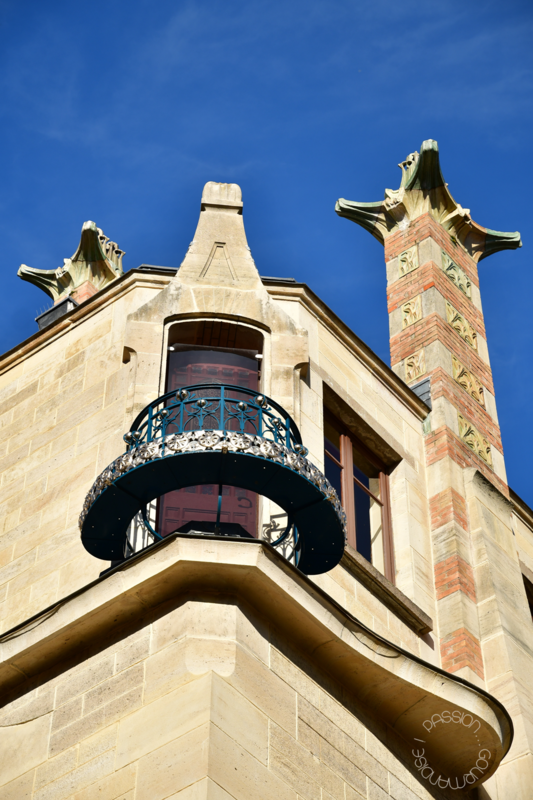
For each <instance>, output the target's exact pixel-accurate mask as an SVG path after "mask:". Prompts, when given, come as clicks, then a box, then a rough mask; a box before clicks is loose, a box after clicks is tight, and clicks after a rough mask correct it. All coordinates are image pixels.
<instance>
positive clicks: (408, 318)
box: [402, 295, 422, 329]
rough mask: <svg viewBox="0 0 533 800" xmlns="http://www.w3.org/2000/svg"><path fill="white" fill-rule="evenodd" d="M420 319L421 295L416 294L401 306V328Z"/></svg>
mask: <svg viewBox="0 0 533 800" xmlns="http://www.w3.org/2000/svg"><path fill="white" fill-rule="evenodd" d="M419 319H422V297H421V295H417V296H416V297H413V298H412V299H411V300H408V302H407V303H404V304H403V306H402V329H403V328H408V327H409V325H414V323H415V322H418V320H419Z"/></svg>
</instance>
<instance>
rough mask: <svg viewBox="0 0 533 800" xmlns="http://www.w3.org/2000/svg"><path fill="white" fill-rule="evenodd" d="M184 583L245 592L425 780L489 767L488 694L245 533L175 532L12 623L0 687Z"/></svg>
mask: <svg viewBox="0 0 533 800" xmlns="http://www.w3.org/2000/svg"><path fill="white" fill-rule="evenodd" d="M214 565H216V569H214V568H213V567H214ZM191 592H192V593H194V592H200V593H201V594H202V595H203V594H204V593H205V592H208V593H210V592H216V594H217V597H218V598H219V600H221V601H224V598H234V599H236V600H241V599H242V600H244V601H245V602H247V603H249V604H250V605H251V606H252V607H253V608H254V609H255V610H256V612H257V613H258V614H259V615H260V616H261V617H262V618H264V619H265V620H266V621H267V622H268V623H269V624H271V625H272V627H273V628H275V630H276V635H283V636H285V637H287V640H288V641H290V642H291V646H293V647H296V648H297V649H298V650H300V652H302V653H303V654H304V656H305V657H306V658H307V659H308V661H309V663H310V664H313V665H316V666H317V667H319V668H320V669H323V670H324V671H325V672H327V673H328V674H329V675H331V676H332V677H333V678H334V679H335V680H336V681H338V682H339V684H340V685H341V686H342V687H344V688H345V689H346V691H347V692H348V693H349V694H350V695H351V696H352V697H356V698H357V699H358V701H359V702H361V703H362V704H363V705H364V706H365V708H366V709H367V710H368V711H369V713H370V714H371V715H372V716H373V717H374V718H376V719H377V720H381V722H382V723H383V724H385V725H386V726H387V727H388V728H389V729H391V730H392V731H394V733H395V734H397V735H399V736H400V737H401V738H402V739H403V740H404V741H405V742H406V743H407V745H408V747H409V751H410V752H412V753H415V752H418V753H420V752H421V751H422V750H424V756H418V757H416V756H415V755H413V764H414V767H413V769H414V770H418V771H420V774H421V777H422V778H426V779H427V770H433V773H432V774H433V776H434V778H433V780H434V779H436V777H437V776H441V777H442V783H445V782H446V781H448V780H451V784H448V785H451V787H452V788H455V786H456V784H458V788H460V787H461V784H462V782H463V780H464V776H465V775H466V776H470V780H466V788H473V787H474V786H476V785H478V784H479V783H482V782H484V781H485V780H486V779H487V778H488V777H490V775H492V774H493V773H494V771H495V770H496V769H497V767H498V765H499V763H500V761H501V760H502V758H503V757H504V756H505V754H506V753H507V751H508V749H509V747H510V744H511V740H512V723H511V720H510V717H509V715H508V714H507V712H506V711H505V709H504V708H503V706H502V705H501V704H500V703H499V702H498V701H497V700H495V699H494V698H493V697H491V696H490V695H488V694H487V693H486V692H484V691H483V690H480V689H478V688H476V687H475V686H473V685H471V684H469V683H467V682H466V681H464V680H462V679H461V678H458V677H457V676H454V675H451V674H449V673H446V672H443V671H442V670H440V669H438V668H436V667H434V666H432V665H430V664H428V663H426V662H424V661H422V660H421V659H419V658H417V657H416V656H413V655H411V654H409V653H407V652H405V651H403V650H401V649H400V648H399V647H396V646H395V645H393V644H391V643H390V642H387V641H386V640H384V639H382V638H381V637H379V636H377V635H376V634H375V633H373V632H372V631H370V630H369V629H368V628H366V627H365V626H364V625H363V624H362V623H360V622H359V621H358V620H357V619H356V618H354V617H353V616H351V615H350V614H349V613H348V612H346V611H345V610H344V609H343V608H342V607H340V606H339V605H338V604H336V603H335V602H334V601H333V600H332V598H330V597H329V596H328V595H327V594H326V593H325V592H323V591H321V590H320V589H319V588H318V587H317V586H316V585H315V584H314V583H313V582H312V581H310V580H309V579H307V578H306V577H305V576H304V575H302V574H301V573H300V572H299V571H298V570H297V569H296V568H295V567H293V566H292V565H291V564H290V563H288V562H287V561H285V559H283V557H282V556H280V555H279V554H278V553H277V552H276V551H275V550H274V549H273V548H271V547H270V546H268V545H267V544H265V543H264V542H261V541H258V540H252V539H250V540H242V539H241V540H221V539H217V538H216V537H209V538H207V539H206V538H205V537H195V536H192V535H184V534H178V535H176V534H174V535H172V536H171V537H169V538H168V539H166V540H165V541H164V542H161V543H159V544H157V545H154V546H152V547H151V548H149V549H148V550H147V551H145V552H144V553H141V554H139V555H138V556H136V557H134V558H132V559H131V560H129V561H127V562H125V563H124V564H123V565H121V566H120V567H117V568H116V569H115V570H113V571H112V572H111V573H108V575H106V576H105V577H104V578H101V579H100V580H99V581H97V582H95V583H94V584H92V585H90V586H88V587H87V588H86V589H84V590H82V591H80V592H78V593H76V594H75V595H73V596H72V597H70V598H65V599H63V600H62V601H61V602H59V603H57V604H56V605H55V606H54V607H52V608H50V609H48V610H47V611H46V612H44V613H43V614H42V615H41V616H40V617H38V618H34V619H32V620H29V621H28V622H27V623H26V624H25V625H20V626H18V628H16V629H15V630H13V631H12V632H10V634H9V636H7V637H5V638H4V641H2V642H0V696H1V697H3V698H7V697H11V698H13V697H14V696H15V694H14V693H17V694H20V692H21V690H23V687H24V685H25V684H26V682H27V681H29V682H30V684H31V685H34V682H35V680H36V679H37V678H38V676H39V675H41V674H42V675H43V676H44V675H46V673H47V672H48V670H51V669H52V668H57V667H58V666H59V665H60V664H63V663H67V662H68V661H69V659H72V658H75V657H76V656H77V655H79V653H80V652H83V650H84V648H87V647H90V646H91V645H92V644H93V645H94V644H96V643H100V642H101V643H105V641H106V636H108V635H112V634H113V632H114V631H117V630H118V629H119V628H122V627H124V628H126V627H127V626H129V625H136V624H138V620H139V619H140V618H143V617H144V616H145V615H146V614H147V613H148V612H149V611H150V610H151V609H154V610H155V609H158V608H161V613H165V611H164V608H166V607H167V606H164V605H163V604H165V603H167V602H168V601H169V600H173V602H177V601H178V600H179V598H180V597H181V596H185V595H186V596H191ZM102 646H103V645H102ZM210 669H212V665H211V664H210V663H207V662H206V664H205V671H206V672H208V671H209V670H210ZM481 750H483V751H488V753H489V755H487V756H486V758H485V759H484V761H486V762H487V767H486V769H485V768H483V770H481V774H479V772H480V769H479V768H478V774H476V773H475V772H474V773H473V772H472V770H473V768H475V764H476V762H477V761H479V753H480V751H481ZM424 759H425V760H426V761H427V763H428V766H427V767H425V766H423V761H424ZM420 765H422V766H420ZM424 770H426V773H424ZM441 788H445V787H444V786H443V785H442V784H441Z"/></svg>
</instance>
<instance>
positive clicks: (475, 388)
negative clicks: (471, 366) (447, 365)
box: [452, 356, 485, 408]
mask: <svg viewBox="0 0 533 800" xmlns="http://www.w3.org/2000/svg"><path fill="white" fill-rule="evenodd" d="M452 368H453V378H454V380H455V381H456V382H457V383H458V384H459V386H462V387H463V389H464V390H465V392H468V394H469V395H470V397H473V398H474V400H475V401H476V402H477V403H479V405H480V406H483V408H485V395H484V393H483V384H482V383H481V381H480V380H478V378H476V376H475V375H474V374H473V373H472V372H470V371H469V370H468V369H467V368H466V367H465V366H464V365H463V364H461V362H460V361H459V360H458V359H457V358H456V357H455V356H452Z"/></svg>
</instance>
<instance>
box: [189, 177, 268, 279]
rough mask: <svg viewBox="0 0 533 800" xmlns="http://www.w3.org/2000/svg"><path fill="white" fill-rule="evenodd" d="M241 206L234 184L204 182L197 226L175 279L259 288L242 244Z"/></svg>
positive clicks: (240, 197)
mask: <svg viewBox="0 0 533 800" xmlns="http://www.w3.org/2000/svg"><path fill="white" fill-rule="evenodd" d="M242 206H243V203H242V192H241V187H240V186H237V184H236V183H215V182H214V181H209V183H206V185H205V186H204V190H203V193H202V202H201V211H200V219H199V221H198V227H197V229H196V233H195V234H194V239H193V241H192V242H191V244H190V247H189V250H188V252H187V254H186V256H185V258H184V260H183V263H182V265H181V267H180V268H179V271H178V274H177V277H176V280H178V281H179V282H180V283H194V284H195V285H196V284H198V285H200V286H201V285H210V286H232V287H235V288H238V289H240V290H243V289H252V288H259V287H261V288H262V284H261V279H260V277H259V273H258V271H257V267H256V266H255V262H254V260H253V258H252V254H251V252H250V248H249V247H248V242H247V241H246V233H245V231H244V223H243V218H242Z"/></svg>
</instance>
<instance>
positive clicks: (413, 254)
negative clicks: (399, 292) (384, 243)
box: [398, 244, 418, 278]
mask: <svg viewBox="0 0 533 800" xmlns="http://www.w3.org/2000/svg"><path fill="white" fill-rule="evenodd" d="M417 267H418V248H417V246H416V244H415V245H413V247H410V248H409V250H404V251H403V253H400V256H399V258H398V271H399V273H400V278H402V277H403V276H404V275H407V273H408V272H412V271H413V270H414V269H416V268H417Z"/></svg>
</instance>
